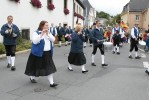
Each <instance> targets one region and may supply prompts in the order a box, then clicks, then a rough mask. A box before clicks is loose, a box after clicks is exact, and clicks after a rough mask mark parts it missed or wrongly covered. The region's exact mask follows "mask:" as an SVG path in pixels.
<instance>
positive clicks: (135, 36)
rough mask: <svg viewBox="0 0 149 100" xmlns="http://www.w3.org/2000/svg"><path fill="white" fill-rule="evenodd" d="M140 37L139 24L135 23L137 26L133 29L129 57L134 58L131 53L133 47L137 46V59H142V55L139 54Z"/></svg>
mask: <svg viewBox="0 0 149 100" xmlns="http://www.w3.org/2000/svg"><path fill="white" fill-rule="evenodd" d="M138 38H139V30H138V24H135V26H134V27H133V28H132V29H131V40H130V42H131V43H130V50H129V58H130V59H133V57H132V56H131V53H132V51H133V49H134V48H135V53H136V55H135V59H140V58H141V57H139V56H138V46H137V44H138V41H139V40H138Z"/></svg>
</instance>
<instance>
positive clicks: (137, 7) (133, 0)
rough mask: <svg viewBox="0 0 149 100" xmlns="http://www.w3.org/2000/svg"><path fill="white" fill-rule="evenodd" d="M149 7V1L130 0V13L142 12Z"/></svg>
mask: <svg viewBox="0 0 149 100" xmlns="http://www.w3.org/2000/svg"><path fill="white" fill-rule="evenodd" d="M148 7H149V0H130V2H129V11H130V12H142V11H143V10H145V9H146V8H148Z"/></svg>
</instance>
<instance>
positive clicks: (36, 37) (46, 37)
mask: <svg viewBox="0 0 149 100" xmlns="http://www.w3.org/2000/svg"><path fill="white" fill-rule="evenodd" d="M41 39H44V41H45V45H44V51H49V50H51V45H50V42H52V44H53V42H54V41H55V37H54V36H53V35H52V34H51V33H49V34H48V35H46V34H44V35H43V36H42V37H40V35H38V34H37V33H36V32H34V33H33V34H32V38H31V40H32V42H33V43H34V44H38V43H40V40H41Z"/></svg>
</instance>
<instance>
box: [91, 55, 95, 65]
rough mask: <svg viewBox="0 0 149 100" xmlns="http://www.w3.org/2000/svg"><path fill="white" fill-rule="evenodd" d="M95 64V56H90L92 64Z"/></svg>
mask: <svg viewBox="0 0 149 100" xmlns="http://www.w3.org/2000/svg"><path fill="white" fill-rule="evenodd" d="M94 62H95V55H93V54H92V63H94Z"/></svg>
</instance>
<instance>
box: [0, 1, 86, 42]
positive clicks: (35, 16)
mask: <svg viewBox="0 0 149 100" xmlns="http://www.w3.org/2000/svg"><path fill="white" fill-rule="evenodd" d="M33 1H40V2H41V5H40V6H39V5H38V6H37V7H36V6H33V5H32V4H33V3H31V0H20V2H15V0H0V4H1V8H2V9H0V12H1V20H0V27H1V26H2V25H3V24H5V23H6V22H7V16H8V15H12V16H13V17H14V23H15V24H16V25H17V26H18V27H19V29H20V31H21V32H22V33H24V34H28V37H29V38H30V34H31V33H33V32H34V31H35V30H37V28H38V25H39V22H40V21H41V20H46V21H48V22H49V25H51V23H54V25H56V26H58V25H59V23H62V25H63V26H64V25H66V24H67V25H69V26H72V27H73V26H74V24H73V20H74V19H73V18H74V16H73V15H74V14H73V4H74V0H33ZM75 2H79V0H75ZM78 4H79V3H77V5H78ZM49 5H50V7H51V8H49V9H48V7H49ZM80 5H81V4H79V7H81V8H80V9H81V11H80V9H78V12H79V11H80V13H81V14H83V10H82V7H83V5H81V6H80ZM53 6H54V7H55V9H54V7H53ZM82 23H83V22H82ZM2 41H3V40H2V36H1V35H0V42H2Z"/></svg>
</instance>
